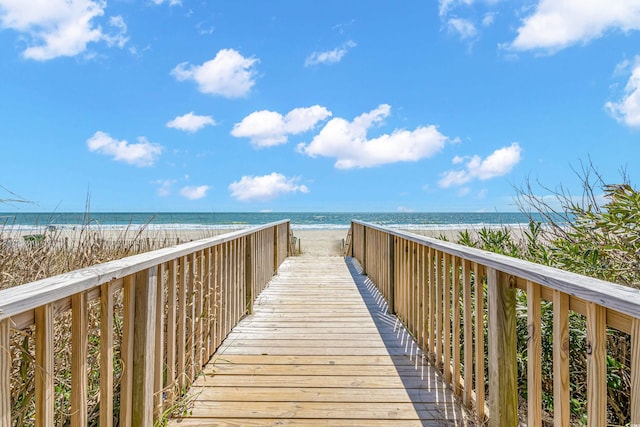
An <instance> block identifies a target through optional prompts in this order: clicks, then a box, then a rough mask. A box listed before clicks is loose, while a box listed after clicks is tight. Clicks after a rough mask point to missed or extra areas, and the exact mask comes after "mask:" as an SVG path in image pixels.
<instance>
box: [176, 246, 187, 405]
mask: <svg viewBox="0 0 640 427" xmlns="http://www.w3.org/2000/svg"><path fill="white" fill-rule="evenodd" d="M178 268H179V272H178V319H177V320H178V322H177V323H178V326H177V329H178V337H177V342H176V345H177V348H176V351H177V356H178V368H177V371H176V374H177V376H178V387H179V389H180V393H182V392H184V391H185V390H186V388H187V369H186V367H187V360H186V357H187V257H186V256H183V257H180V263H179V267H178Z"/></svg>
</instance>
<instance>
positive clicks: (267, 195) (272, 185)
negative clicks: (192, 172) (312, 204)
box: [229, 172, 309, 201]
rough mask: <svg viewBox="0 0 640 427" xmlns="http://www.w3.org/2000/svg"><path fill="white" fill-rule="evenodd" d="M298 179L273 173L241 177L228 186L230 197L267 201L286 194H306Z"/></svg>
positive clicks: (306, 190) (242, 199) (305, 187)
mask: <svg viewBox="0 0 640 427" xmlns="http://www.w3.org/2000/svg"><path fill="white" fill-rule="evenodd" d="M298 181H299V179H298V178H287V177H286V176H284V175H282V174H279V173H276V172H273V173H271V174H270V175H263V176H243V177H242V179H240V181H236V182H232V183H231V184H230V185H229V190H230V191H231V196H233V198H235V199H236V200H241V201H254V200H258V201H267V200H272V199H275V198H276V197H279V196H281V195H283V194H286V193H296V192H300V193H308V192H309V188H307V186H306V185H298V184H297V182H298Z"/></svg>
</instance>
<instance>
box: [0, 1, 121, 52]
mask: <svg viewBox="0 0 640 427" xmlns="http://www.w3.org/2000/svg"><path fill="white" fill-rule="evenodd" d="M106 7H107V3H106V1H104V0H30V1H25V0H0V25H1V26H2V27H4V28H9V29H12V30H15V31H17V32H19V33H22V34H25V35H26V36H27V40H28V47H27V48H26V49H25V50H24V51H23V52H22V55H23V56H24V57H25V58H28V59H34V60H37V61H46V60H50V59H53V58H57V57H60V56H75V55H78V54H80V53H82V52H84V51H85V50H86V49H87V45H88V44H89V43H97V42H100V41H105V42H106V43H107V45H109V46H114V45H115V46H118V47H122V46H124V44H125V43H126V42H127V38H126V37H125V36H124V34H125V33H126V25H125V23H124V20H123V19H122V17H120V16H116V17H111V18H110V21H109V25H110V26H112V27H114V28H115V30H116V33H115V34H113V35H110V34H105V33H103V31H102V28H101V27H100V25H98V24H96V23H95V20H96V18H98V17H101V16H103V15H104V10H105V8H106Z"/></svg>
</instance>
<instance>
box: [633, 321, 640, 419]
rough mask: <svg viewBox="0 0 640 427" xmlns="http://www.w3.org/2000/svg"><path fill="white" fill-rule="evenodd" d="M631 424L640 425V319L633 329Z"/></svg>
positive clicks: (635, 322) (634, 322)
mask: <svg viewBox="0 0 640 427" xmlns="http://www.w3.org/2000/svg"><path fill="white" fill-rule="evenodd" d="M631 390H632V391H631V424H632V425H633V424H639V425H640V319H633V325H632V327H631Z"/></svg>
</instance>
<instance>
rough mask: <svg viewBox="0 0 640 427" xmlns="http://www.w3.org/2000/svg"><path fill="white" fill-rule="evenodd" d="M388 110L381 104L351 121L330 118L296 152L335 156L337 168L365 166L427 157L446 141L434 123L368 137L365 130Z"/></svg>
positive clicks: (387, 114)
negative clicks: (409, 129)
mask: <svg viewBox="0 0 640 427" xmlns="http://www.w3.org/2000/svg"><path fill="white" fill-rule="evenodd" d="M390 113H391V107H390V106H389V105H387V104H382V105H380V106H379V107H378V108H376V109H375V110H373V111H371V112H369V113H364V114H362V115H360V116H358V117H356V118H355V119H354V120H353V121H351V122H349V121H347V120H345V119H342V118H334V119H331V120H330V121H329V122H328V123H327V124H326V125H325V126H324V128H323V129H322V130H321V131H320V133H319V134H318V135H316V136H315V137H314V138H313V140H312V141H311V143H309V144H306V145H305V144H299V145H298V151H299V152H301V153H303V154H306V155H308V156H310V157H316V156H325V157H335V158H336V159H337V160H336V163H335V167H336V168H338V169H350V168H367V167H373V166H378V165H383V164H386V163H395V162H403V161H404V162H412V161H418V160H420V159H423V158H426V157H430V156H432V155H434V154H435V153H437V152H438V151H440V150H441V149H442V147H444V144H445V142H446V141H447V140H448V138H447V137H446V136H444V135H442V134H441V133H440V132H439V131H438V129H437V128H436V127H435V126H426V127H425V126H420V127H418V128H416V129H415V130H413V131H407V130H402V129H396V130H394V131H393V132H392V133H391V134H384V135H381V136H379V137H377V138H372V139H367V131H368V130H369V129H370V128H371V127H373V126H374V125H376V124H380V123H381V122H382V121H383V120H384V119H385V118H386V117H388V116H389V114H390Z"/></svg>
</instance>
